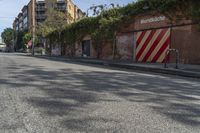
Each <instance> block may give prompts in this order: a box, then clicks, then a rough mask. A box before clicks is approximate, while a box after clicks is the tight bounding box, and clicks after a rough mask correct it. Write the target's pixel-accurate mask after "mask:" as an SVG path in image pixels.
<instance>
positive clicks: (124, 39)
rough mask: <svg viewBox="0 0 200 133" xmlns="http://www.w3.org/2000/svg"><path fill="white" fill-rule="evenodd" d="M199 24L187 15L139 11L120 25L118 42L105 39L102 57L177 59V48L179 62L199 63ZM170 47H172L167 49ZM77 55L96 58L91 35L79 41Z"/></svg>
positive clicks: (149, 59) (148, 59)
mask: <svg viewBox="0 0 200 133" xmlns="http://www.w3.org/2000/svg"><path fill="white" fill-rule="evenodd" d="M197 27H198V25H197V24H195V22H193V21H192V20H188V19H186V18H180V19H179V21H172V20H170V19H168V18H167V17H166V16H164V15H163V14H159V13H157V14H155V13H145V14H139V15H137V16H133V17H132V20H131V21H130V22H128V23H124V25H123V26H121V28H120V30H119V31H118V32H117V35H116V44H114V43H113V42H106V41H104V43H103V44H102V53H101V55H100V58H102V59H113V58H114V59H117V60H129V61H132V62H146V63H164V62H165V61H166V60H167V61H168V62H171V63H174V62H175V61H176V57H177V55H176V52H174V51H175V50H176V51H177V52H178V54H179V57H178V60H179V62H180V63H183V64H200V54H199V51H200V45H199V44H200V38H199V36H200V32H199V31H198V28H197ZM86 42H87V43H86ZM114 45H116V46H114ZM170 49H171V50H172V49H173V51H172V52H170V53H168V51H169V50H170ZM76 56H78V57H81V56H82V57H89V58H97V51H96V49H94V47H93V42H92V40H91V38H90V37H89V36H88V37H86V38H84V39H83V41H82V42H81V43H80V44H76Z"/></svg>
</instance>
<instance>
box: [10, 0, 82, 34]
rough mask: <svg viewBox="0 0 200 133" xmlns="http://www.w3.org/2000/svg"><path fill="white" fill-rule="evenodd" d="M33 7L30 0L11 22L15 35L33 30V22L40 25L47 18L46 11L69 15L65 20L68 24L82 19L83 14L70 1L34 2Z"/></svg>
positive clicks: (47, 0)
mask: <svg viewBox="0 0 200 133" xmlns="http://www.w3.org/2000/svg"><path fill="white" fill-rule="evenodd" d="M34 1H35V7H33V0H30V1H29V3H28V4H27V5H25V6H24V7H23V8H22V10H21V12H20V13H19V15H18V16H17V17H16V18H15V20H14V22H13V29H14V30H15V33H16V35H15V36H17V34H18V33H19V32H23V31H28V32H30V33H31V32H32V31H33V30H32V29H33V21H35V24H36V26H37V25H38V24H39V23H42V22H44V21H45V20H46V18H47V11H48V9H54V10H57V11H61V12H64V13H67V14H69V15H67V16H68V18H67V20H68V22H69V23H73V22H75V21H77V20H79V19H80V18H82V17H84V15H85V13H84V12H82V11H81V10H80V9H79V8H78V7H77V6H76V5H75V4H74V3H73V2H72V1H71V0H34ZM33 8H35V17H34V16H33V12H32V11H33Z"/></svg>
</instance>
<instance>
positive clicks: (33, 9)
mask: <svg viewBox="0 0 200 133" xmlns="http://www.w3.org/2000/svg"><path fill="white" fill-rule="evenodd" d="M32 20H33V22H32V23H33V25H32V28H33V29H32V30H33V31H32V33H33V37H32V56H34V55H35V51H34V47H35V0H32Z"/></svg>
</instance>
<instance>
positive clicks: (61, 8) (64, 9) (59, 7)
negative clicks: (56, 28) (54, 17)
mask: <svg viewBox="0 0 200 133" xmlns="http://www.w3.org/2000/svg"><path fill="white" fill-rule="evenodd" d="M56 9H57V10H59V11H66V6H57V8H56Z"/></svg>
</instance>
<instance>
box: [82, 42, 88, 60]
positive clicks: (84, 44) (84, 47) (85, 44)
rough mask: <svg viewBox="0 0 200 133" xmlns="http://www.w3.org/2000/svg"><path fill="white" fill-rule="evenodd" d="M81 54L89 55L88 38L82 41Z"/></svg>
mask: <svg viewBox="0 0 200 133" xmlns="http://www.w3.org/2000/svg"><path fill="white" fill-rule="evenodd" d="M82 56H83V57H90V40H84V41H82Z"/></svg>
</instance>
